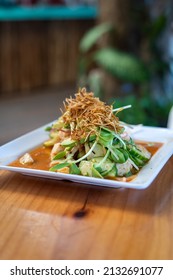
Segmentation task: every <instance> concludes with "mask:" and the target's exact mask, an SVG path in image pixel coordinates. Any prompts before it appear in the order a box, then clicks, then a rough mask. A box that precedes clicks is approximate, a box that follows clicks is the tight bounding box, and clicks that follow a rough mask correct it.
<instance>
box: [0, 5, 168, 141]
mask: <svg viewBox="0 0 173 280" xmlns="http://www.w3.org/2000/svg"><path fill="white" fill-rule="evenodd" d="M84 86H85V87H86V88H87V90H92V91H94V93H95V95H96V96H98V97H100V98H101V99H102V100H104V101H106V102H107V103H109V104H113V106H115V107H119V106H122V105H128V104H131V105H132V109H128V111H127V110H125V111H124V112H122V113H120V114H119V117H120V118H121V119H123V120H124V121H126V122H128V123H132V124H139V123H142V124H144V125H152V126H163V127H166V126H167V122H168V114H169V112H170V109H171V107H172V106H173V1H172V0H141V1H138V0H128V1H127V0H109V1H104V0H0V145H2V144H4V143H5V142H7V141H9V140H12V139H14V138H16V137H18V136H20V135H22V134H23V133H26V132H28V131H30V130H32V129H35V128H37V127H38V126H40V125H44V124H45V123H48V122H49V121H52V120H54V119H56V118H57V117H58V116H59V115H60V110H59V108H60V107H61V108H62V107H63V105H62V102H63V100H64V99H65V98H66V97H69V96H71V95H73V94H74V93H75V92H77V90H78V88H79V87H84Z"/></svg>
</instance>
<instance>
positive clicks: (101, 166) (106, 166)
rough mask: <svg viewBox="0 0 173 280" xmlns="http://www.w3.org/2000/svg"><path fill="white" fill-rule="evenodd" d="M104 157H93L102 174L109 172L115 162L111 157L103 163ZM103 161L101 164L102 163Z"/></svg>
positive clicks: (96, 167) (97, 168)
mask: <svg viewBox="0 0 173 280" xmlns="http://www.w3.org/2000/svg"><path fill="white" fill-rule="evenodd" d="M103 158H104V157H96V158H93V159H92V162H93V164H94V168H95V169H96V170H97V171H98V172H99V173H100V174H101V175H102V176H105V175H106V174H107V173H109V172H110V171H111V170H112V168H113V166H114V163H113V162H112V161H111V160H110V159H106V160H104V161H103V163H101V161H102V160H103ZM100 163H101V164H100Z"/></svg>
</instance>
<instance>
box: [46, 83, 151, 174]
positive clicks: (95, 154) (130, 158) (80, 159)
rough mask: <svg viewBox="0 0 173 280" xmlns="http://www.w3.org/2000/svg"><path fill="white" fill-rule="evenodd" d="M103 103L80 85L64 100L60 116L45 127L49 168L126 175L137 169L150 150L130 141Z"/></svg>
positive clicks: (145, 159) (143, 163)
mask: <svg viewBox="0 0 173 280" xmlns="http://www.w3.org/2000/svg"><path fill="white" fill-rule="evenodd" d="M121 109H122V108H120V109H118V110H117V109H113V106H110V105H106V104H105V103H104V102H102V101H100V99H99V98H96V97H94V94H93V93H92V92H86V89H85V88H83V89H81V90H79V92H78V93H77V94H75V97H74V98H72V97H71V98H68V99H66V100H65V102H64V110H63V111H62V115H61V117H60V118H59V119H58V120H57V121H55V122H54V124H53V125H52V126H51V127H49V128H48V130H49V139H48V140H47V141H46V142H45V143H44V145H45V146H46V147H50V148H51V149H50V169H49V170H50V171H52V172H63V173H70V174H77V175H83V176H90V177H97V178H109V179H117V178H126V177H129V176H132V175H133V174H135V173H137V172H138V171H139V170H140V169H141V168H142V167H143V166H144V165H145V164H146V163H147V162H148V161H149V159H150V158H151V153H150V152H149V151H148V150H147V149H146V148H145V147H144V146H143V145H141V144H137V143H135V142H134V141H133V139H132V138H131V137H130V135H129V134H128V133H127V131H126V128H125V126H124V125H123V123H122V122H121V121H120V120H119V118H118V117H117V113H118V112H119V110H121Z"/></svg>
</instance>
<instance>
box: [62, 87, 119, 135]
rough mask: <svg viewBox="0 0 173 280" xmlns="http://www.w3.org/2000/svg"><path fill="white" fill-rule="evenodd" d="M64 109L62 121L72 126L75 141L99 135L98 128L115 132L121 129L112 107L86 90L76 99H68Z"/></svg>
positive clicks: (78, 94)
mask: <svg viewBox="0 0 173 280" xmlns="http://www.w3.org/2000/svg"><path fill="white" fill-rule="evenodd" d="M64 107H65V112H64V113H63V115H62V119H63V122H64V123H65V124H67V125H69V126H70V129H71V137H72V138H73V139H77V140H79V139H81V138H82V137H85V138H86V137H88V136H89V135H91V134H97V131H98V127H107V128H109V129H111V130H113V131H115V132H117V131H119V130H120V129H121V126H120V124H119V119H118V118H117V117H116V116H115V115H114V113H113V108H112V106H109V105H105V103H104V102H102V101H100V100H99V98H97V97H94V94H93V93H92V92H89V93H88V92H86V89H85V88H82V89H81V90H80V91H79V92H78V93H76V94H75V98H72V97H70V98H66V100H65V103H64Z"/></svg>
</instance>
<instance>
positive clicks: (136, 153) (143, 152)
mask: <svg viewBox="0 0 173 280" xmlns="http://www.w3.org/2000/svg"><path fill="white" fill-rule="evenodd" d="M129 153H130V154H131V155H132V156H133V157H134V158H136V159H140V160H142V161H144V162H146V161H148V160H149V159H150V157H151V155H150V153H149V152H148V151H147V149H145V148H144V147H143V146H141V145H136V146H132V147H131V148H130V149H129Z"/></svg>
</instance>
